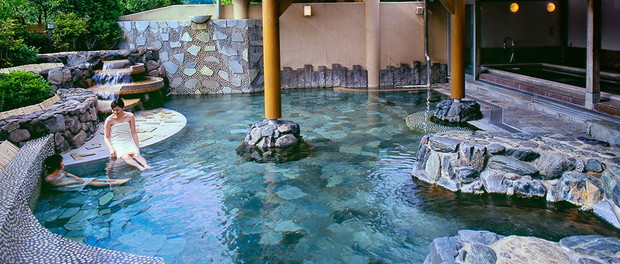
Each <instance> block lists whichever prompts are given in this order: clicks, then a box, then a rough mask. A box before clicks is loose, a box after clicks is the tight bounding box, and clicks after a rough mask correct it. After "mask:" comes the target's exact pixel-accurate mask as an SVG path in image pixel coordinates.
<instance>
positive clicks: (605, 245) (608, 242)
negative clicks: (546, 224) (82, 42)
mask: <svg viewBox="0 0 620 264" xmlns="http://www.w3.org/2000/svg"><path fill="white" fill-rule="evenodd" d="M559 243H560V245H562V246H565V247H567V248H570V249H571V250H573V251H575V252H577V253H579V254H582V255H586V256H593V257H598V258H602V257H610V256H614V255H616V254H618V252H620V240H619V239H617V238H614V237H603V236H596V235H589V236H571V237H567V238H563V239H561V240H560V242H559Z"/></svg>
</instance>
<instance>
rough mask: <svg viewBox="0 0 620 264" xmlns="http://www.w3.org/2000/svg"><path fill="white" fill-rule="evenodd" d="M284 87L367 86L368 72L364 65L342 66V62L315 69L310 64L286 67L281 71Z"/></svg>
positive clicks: (281, 80)
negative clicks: (295, 67)
mask: <svg viewBox="0 0 620 264" xmlns="http://www.w3.org/2000/svg"><path fill="white" fill-rule="evenodd" d="M280 83H281V85H282V88H283V89H285V88H325V87H328V88H329V87H336V86H340V87H367V86H368V72H367V71H366V70H362V66H360V65H353V69H351V70H349V69H347V67H342V66H340V64H332V68H331V69H328V68H327V67H325V66H319V68H318V70H317V71H314V69H313V66H312V65H310V64H307V65H305V66H304V67H303V68H299V69H297V70H293V69H291V68H290V67H284V70H283V71H282V72H281V73H280Z"/></svg>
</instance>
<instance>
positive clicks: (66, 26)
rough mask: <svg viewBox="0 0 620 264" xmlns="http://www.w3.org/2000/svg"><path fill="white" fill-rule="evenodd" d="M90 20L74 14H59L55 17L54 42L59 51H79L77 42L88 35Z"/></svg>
mask: <svg viewBox="0 0 620 264" xmlns="http://www.w3.org/2000/svg"><path fill="white" fill-rule="evenodd" d="M87 24H88V19H84V18H80V17H78V16H77V15H76V14H74V13H58V14H56V16H55V17H54V26H55V27H54V29H53V30H52V40H53V41H54V45H55V46H56V48H57V49H60V50H65V51H66V50H70V49H71V50H77V41H78V40H79V39H81V38H82V37H83V36H84V35H86V33H88V27H87Z"/></svg>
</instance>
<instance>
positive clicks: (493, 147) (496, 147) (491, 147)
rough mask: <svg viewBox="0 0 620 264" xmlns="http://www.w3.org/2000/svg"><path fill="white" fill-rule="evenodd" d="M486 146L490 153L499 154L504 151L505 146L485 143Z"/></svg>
mask: <svg viewBox="0 0 620 264" xmlns="http://www.w3.org/2000/svg"><path fill="white" fill-rule="evenodd" d="M486 148H487V152H488V153H489V154H491V155H495V154H501V153H503V152H504V151H506V147H504V146H502V145H500V144H496V143H494V144H490V145H487V146H486Z"/></svg>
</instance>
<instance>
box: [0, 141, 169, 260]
mask: <svg viewBox="0 0 620 264" xmlns="http://www.w3.org/2000/svg"><path fill="white" fill-rule="evenodd" d="M53 149H54V137H53V136H52V135H48V136H45V137H42V138H38V139H35V140H32V141H29V142H28V143H26V144H25V145H24V146H23V147H22V148H21V149H20V151H19V152H18V153H17V155H16V156H15V157H14V158H13V159H12V160H11V161H10V162H9V164H8V165H7V167H6V168H5V169H4V170H3V171H2V172H0V228H1V229H0V260H1V261H2V262H3V263H128V264H129V263H164V261H163V259H161V258H156V257H147V256H139V255H134V254H129V253H124V252H118V251H113V250H107V249H102V248H97V247H92V246H89V245H86V244H83V243H79V242H76V241H73V240H70V239H67V238H64V237H62V236H59V235H56V234H54V233H52V232H50V231H49V230H47V229H46V228H44V227H43V226H41V224H40V223H39V221H38V220H37V219H36V218H35V217H34V215H33V214H32V210H31V208H33V207H34V205H35V204H36V201H37V199H38V194H39V189H40V183H41V177H40V175H41V174H42V173H43V160H44V159H45V158H46V157H47V156H49V155H51V154H52V153H53V152H54V151H53Z"/></svg>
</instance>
